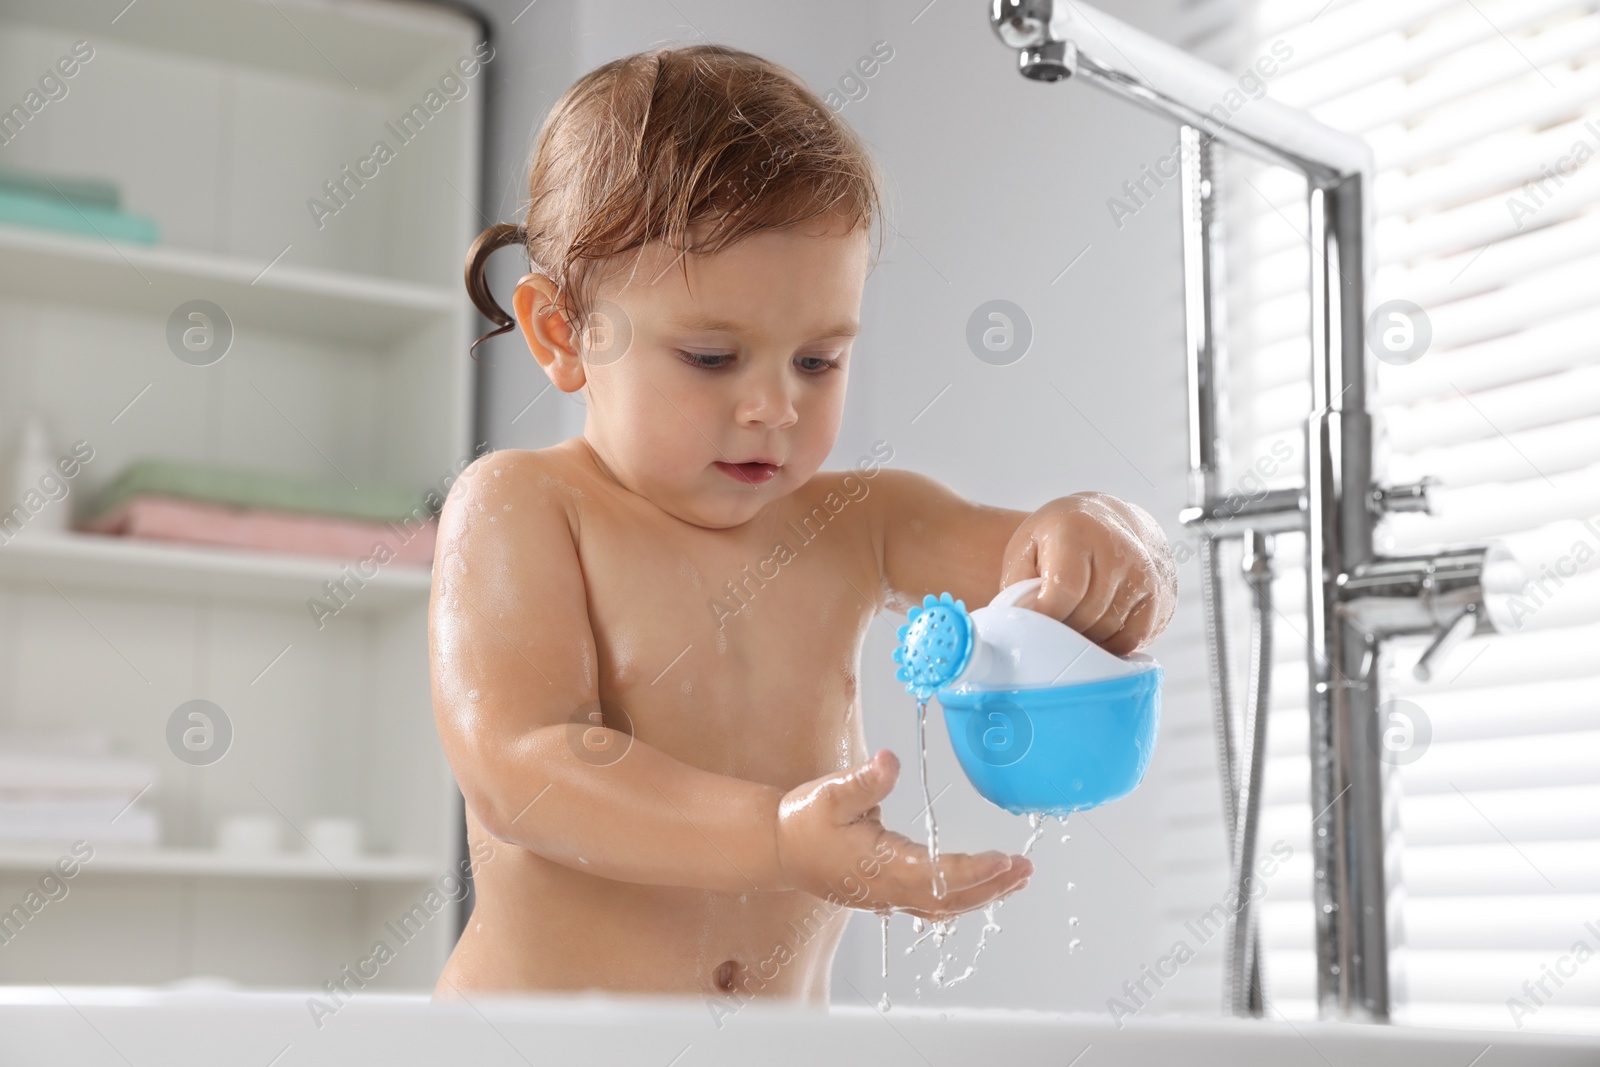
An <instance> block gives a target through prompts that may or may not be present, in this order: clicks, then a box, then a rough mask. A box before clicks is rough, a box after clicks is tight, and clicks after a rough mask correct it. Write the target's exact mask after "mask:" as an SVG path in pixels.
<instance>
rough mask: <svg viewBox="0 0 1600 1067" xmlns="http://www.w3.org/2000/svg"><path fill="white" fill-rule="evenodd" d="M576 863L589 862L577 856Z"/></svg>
mask: <svg viewBox="0 0 1600 1067" xmlns="http://www.w3.org/2000/svg"><path fill="white" fill-rule="evenodd" d="M578 862H579V863H588V862H589V861H588V860H586V859H584V858H583V857H582V856H579V857H578Z"/></svg>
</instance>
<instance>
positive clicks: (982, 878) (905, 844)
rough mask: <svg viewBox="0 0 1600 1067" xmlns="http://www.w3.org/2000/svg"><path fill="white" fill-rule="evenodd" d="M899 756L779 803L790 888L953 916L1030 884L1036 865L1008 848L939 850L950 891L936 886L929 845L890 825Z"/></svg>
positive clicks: (781, 850) (822, 781) (867, 905)
mask: <svg viewBox="0 0 1600 1067" xmlns="http://www.w3.org/2000/svg"><path fill="white" fill-rule="evenodd" d="M899 774H900V761H899V760H898V759H896V758H895V755H894V753H892V752H890V751H889V750H888V749H879V750H878V753H877V755H875V756H873V758H872V759H870V760H868V761H867V762H866V763H863V764H862V765H861V766H859V767H857V768H856V769H855V770H853V771H841V772H839V773H837V774H831V775H827V776H824V777H822V778H817V779H814V780H812V781H810V782H807V783H805V784H804V785H801V786H798V787H796V788H795V789H793V790H791V791H790V792H789V793H788V794H787V795H786V796H785V797H784V798H783V801H782V803H781V804H780V805H779V806H778V864H779V866H780V867H781V868H782V869H783V874H784V880H785V882H786V883H787V885H788V886H789V888H791V889H803V890H805V891H806V892H808V893H810V894H812V895H813V896H818V897H822V898H823V899H824V900H829V901H832V902H834V903H838V904H844V905H846V906H848V907H852V908H860V909H862V910H865V911H883V910H885V909H889V908H893V909H895V910H897V911H905V912H910V913H911V914H912V915H919V916H921V917H922V918H924V919H933V920H938V919H947V918H950V917H951V916H954V915H959V914H961V913H962V912H966V911H971V910H973V909H974V908H981V907H983V906H984V905H986V904H988V903H989V902H990V901H991V900H994V899H995V898H996V897H1003V896H1005V895H1006V894H1008V893H1011V892H1014V891H1015V890H1018V889H1021V888H1022V887H1023V886H1025V885H1027V884H1028V876H1029V875H1031V874H1032V873H1033V864H1032V863H1031V862H1030V861H1029V860H1027V859H1025V858H1023V857H1022V856H1007V855H1006V854H1005V853H1003V852H993V851H991V852H983V853H979V854H977V855H970V854H967V853H962V852H955V853H944V852H941V853H940V854H939V870H940V871H941V872H942V873H943V875H944V895H943V897H942V898H941V897H935V896H934V893H933V872H932V869H931V868H930V866H929V864H928V850H927V848H926V847H925V846H923V845H919V844H917V843H916V842H915V841H912V840H911V839H910V838H908V837H906V836H905V835H904V834H898V833H895V832H894V831H892V830H886V829H884V826H883V823H882V822H881V821H880V819H879V814H880V812H879V807H878V805H879V802H880V801H882V800H883V798H884V797H886V796H888V795H889V791H890V790H891V789H893V788H894V783H895V779H896V778H897V777H898V776H899Z"/></svg>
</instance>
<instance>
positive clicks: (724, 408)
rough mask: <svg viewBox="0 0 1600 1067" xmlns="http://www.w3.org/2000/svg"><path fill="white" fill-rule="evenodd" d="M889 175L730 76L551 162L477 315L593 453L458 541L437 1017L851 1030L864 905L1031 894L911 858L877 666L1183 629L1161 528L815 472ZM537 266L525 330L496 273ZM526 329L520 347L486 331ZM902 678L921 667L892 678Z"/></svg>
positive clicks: (819, 108) (678, 92)
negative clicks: (977, 645) (989, 643)
mask: <svg viewBox="0 0 1600 1067" xmlns="http://www.w3.org/2000/svg"><path fill="white" fill-rule="evenodd" d="M878 189H879V179H878V174H877V171H876V168H875V165H874V164H873V163H872V162H871V160H870V158H869V156H868V154H867V152H866V150H865V148H864V146H863V145H862V143H861V141H860V140H859V139H858V137H857V136H856V135H855V134H854V133H853V131H851V130H850V128H849V127H847V126H846V125H845V124H844V122H843V121H842V120H840V119H839V118H838V117H837V116H835V115H834V114H833V113H832V112H831V111H830V110H829V109H828V108H827V107H826V106H825V105H824V104H823V103H822V101H821V100H819V99H818V98H817V97H816V96H815V95H813V93H811V92H810V91H809V90H808V89H807V88H806V87H805V86H803V85H802V84H801V83H800V81H799V79H798V78H797V77H796V76H795V75H793V74H792V73H790V72H789V71H787V70H786V69H784V68H782V67H779V66H776V65H774V64H772V63H770V62H768V61H766V60H763V59H760V58H758V57H756V56H753V55H750V54H748V53H746V52H741V51H737V50H734V49H731V48H726V47H721V46H715V45H700V46H695V47H686V48H680V49H663V50H658V51H654V52H651V53H647V54H640V55H634V56H629V57H627V58H624V59H619V60H616V61H614V62H611V63H607V64H605V65H604V66H602V67H599V68H598V69H596V70H594V71H592V72H591V73H589V74H587V75H586V76H584V77H583V78H581V79H580V80H579V81H578V82H577V83H576V84H575V85H574V86H573V87H572V88H571V89H570V90H568V92H567V93H566V95H565V96H564V97H562V99H561V100H560V101H559V102H558V103H557V104H556V105H555V107H554V108H553V110H552V111H551V113H550V115H549V117H548V118H547V120H546V122H545V124H544V127H543V129H542V130H541V132H540V134H539V137H538V142H537V146H536V149H535V153H534V157H533V161H532V169H531V177H530V189H529V194H530V201H529V205H528V211H527V215H526V219H525V221H524V223H523V225H522V226H520V227H513V226H497V227H494V228H492V229H490V230H489V231H487V232H486V233H484V234H483V236H481V237H480V238H479V239H478V241H477V242H476V244H475V245H474V247H473V250H472V252H471V254H470V257H469V260H468V264H467V282H468V288H469V290H470V291H471V293H472V295H473V299H474V301H475V302H476V303H477V305H478V307H479V308H480V309H481V310H483V311H484V313H485V314H486V315H488V316H489V317H490V318H491V319H492V320H494V321H495V322H496V323H497V324H498V325H499V326H500V327H501V328H500V329H499V330H497V331H495V332H496V333H503V332H506V331H509V330H511V329H513V328H520V331H521V334H522V336H523V337H524V338H525V339H526V341H527V343H528V347H529V349H530V350H531V351H532V353H533V357H534V359H535V360H537V361H538V364H539V366H540V368H541V369H542V370H543V371H544V373H545V375H547V376H548V377H549V379H550V381H551V382H552V383H554V385H555V386H556V388H558V389H561V390H563V391H565V392H569V393H574V392H579V391H582V393H583V396H584V399H585V401H586V405H587V414H586V416H585V421H584V428H583V434H582V436H580V437H574V438H572V439H570V440H568V441H564V442H562V443H561V444H558V445H555V446H553V447H551V448H546V449H541V450H538V451H521V450H516V449H506V450H502V451H497V452H492V453H490V454H488V455H486V456H483V457H481V458H480V459H478V460H477V461H476V462H475V463H474V464H473V465H472V467H470V468H468V470H467V471H466V472H464V474H463V476H462V477H461V478H460V479H459V480H458V481H457V483H456V484H455V486H454V487H453V491H452V492H451V494H450V497H449V499H448V501H447V502H446V504H445V506H444V510H443V514H442V516H441V522H440V528H439V545H438V550H437V554H436V557H435V564H434V571H433V573H434V578H433V583H434V584H433V591H432V598H431V601H430V611H429V642H430V651H431V657H432V677H433V696H434V709H435V714H436V717H437V720H438V726H439V734H440V737H441V739H442V741H443V745H444V750H445V753H446V755H447V757H448V758H449V761H450V765H451V767H452V768H453V769H454V771H455V776H456V780H457V782H458V783H459V784H460V787H461V791H462V793H463V795H464V796H465V798H466V819H467V835H468V839H469V841H470V843H471V845H472V849H473V855H475V856H476V855H480V854H489V852H490V851H491V850H490V849H483V851H482V852H481V853H480V849H482V848H483V846H492V859H490V860H489V861H487V862H484V863H482V864H480V865H479V866H478V868H477V870H476V893H477V900H476V906H475V908H474V910H473V912H472V917H471V920H470V922H469V924H468V926H467V929H466V930H465V932H464V933H463V935H462V937H461V940H460V942H459V943H458V944H457V945H456V948H455V951H454V953H453V954H452V955H451V957H450V960H449V962H448V964H447V965H446V967H445V969H444V973H443V974H442V975H441V976H440V978H439V982H438V986H437V988H436V990H435V995H436V996H439V997H451V996H456V995H461V994H465V995H468V996H470V995H472V994H473V993H474V992H476V991H484V992H516V991H560V990H566V991H576V990H583V989H599V990H610V991H616V992H661V993H676V994H689V995H702V994H703V995H713V996H715V995H720V994H725V993H729V992H730V991H735V990H739V991H751V992H759V993H760V994H761V995H765V996H772V997H778V998H783V999H787V1000H798V1001H810V1002H824V1001H826V1000H827V999H828V995H829V985H828V980H829V970H830V966H831V963H832V960H833V955H834V951H835V949H836V947H837V945H838V942H839V938H840V936H841V935H842V933H843V931H844V927H845V923H846V921H847V919H848V917H849V914H850V909H861V910H868V911H874V912H878V913H888V912H889V911H891V910H893V911H903V912H909V913H910V914H912V915H917V916H922V917H924V918H927V919H945V918H949V917H951V916H954V915H958V914H960V913H963V912H966V911H969V910H972V909H974V908H981V907H983V906H985V905H987V904H988V903H989V902H991V901H993V900H995V899H997V898H1000V897H1003V896H1006V895H1007V894H1010V893H1013V892H1015V891H1017V890H1018V889H1021V888H1022V887H1024V886H1025V885H1027V883H1028V876H1029V875H1030V874H1031V873H1032V870H1033V865H1032V864H1031V863H1030V862H1029V861H1028V860H1027V859H1025V858H1023V857H1022V856H1018V855H1008V854H1005V853H1003V852H998V851H991V852H982V853H977V854H962V853H956V854H946V853H941V854H940V856H939V858H938V873H939V874H940V875H941V883H942V892H941V893H940V894H938V895H935V892H934V888H933V883H934V879H933V877H932V875H933V873H934V872H933V871H932V870H930V867H929V854H928V851H927V849H926V848H924V847H923V846H922V845H920V844H918V843H916V842H914V841H912V840H911V839H909V838H908V837H906V836H903V835H901V834H899V833H896V832H894V831H892V830H889V829H886V828H885V827H884V825H883V823H882V821H881V820H880V808H879V805H880V804H881V802H882V801H883V800H884V798H885V797H887V796H888V795H889V792H890V791H891V790H892V789H893V788H894V785H895V781H896V778H897V776H898V774H899V771H900V763H899V761H898V760H897V759H896V758H895V756H894V755H893V754H892V753H891V752H889V751H888V750H887V749H881V750H879V751H878V752H877V753H875V754H871V755H870V756H869V754H868V752H867V750H866V741H865V735H864V733H863V729H862V710H861V703H860V697H859V695H858V692H857V686H858V679H859V676H860V669H861V664H860V653H861V645H862V642H863V640H864V638H865V635H866V633H867V628H868V625H869V624H870V623H871V621H872V619H873V617H874V616H876V615H877V614H878V613H879V612H880V611H882V610H884V609H886V608H887V609H889V610H892V611H905V610H906V609H907V608H909V607H910V606H911V605H913V604H917V603H920V602H921V600H922V597H923V596H924V595H925V594H927V593H934V594H937V593H940V592H943V591H946V590H948V591H949V592H950V593H951V595H952V596H955V597H960V598H963V599H964V600H965V601H966V602H967V603H968V604H983V603H987V602H988V601H989V600H990V599H992V598H993V596H994V594H995V593H997V592H998V591H999V590H1000V588H1001V587H1002V586H1004V585H1008V584H1010V583H1012V582H1016V581H1020V580H1022V579H1024V578H1030V577H1041V578H1042V579H1043V585H1042V586H1041V588H1040V590H1039V592H1038V593H1037V595H1036V596H1035V597H1032V598H1030V599H1029V600H1027V601H1026V602H1025V606H1028V607H1032V608H1034V609H1036V610H1038V611H1041V612H1046V613H1048V614H1050V615H1051V616H1053V617H1055V618H1058V619H1062V620H1064V621H1065V622H1066V623H1067V624H1068V625H1070V626H1072V627H1074V628H1075V629H1077V630H1079V631H1080V632H1082V633H1084V634H1085V635H1087V636H1088V637H1090V638H1092V639H1093V640H1095V641H1097V642H1098V643H1100V644H1101V645H1102V646H1103V647H1105V648H1107V649H1109V650H1111V651H1113V652H1116V653H1119V654H1126V653H1129V652H1132V651H1134V650H1136V649H1138V648H1140V647H1141V646H1143V645H1145V644H1146V643H1148V642H1149V641H1150V640H1151V639H1152V638H1154V637H1155V636H1156V635H1157V634H1159V633H1160V632H1161V631H1162V629H1163V628H1165V626H1166V625H1167V623H1168V621H1169V620H1170V618H1171V615H1172V612H1173V607H1174V604H1175V601H1176V591H1177V590H1176V583H1177V568H1176V566H1175V565H1174V563H1173V560H1172V555H1171V552H1170V550H1169V548H1168V546H1167V542H1166V539H1165V538H1164V536H1163V535H1162V532H1161V529H1160V527H1159V526H1158V525H1157V524H1156V522H1155V521H1154V520H1153V519H1152V518H1151V516H1150V515H1149V514H1148V513H1147V512H1145V511H1143V510H1142V509H1140V508H1138V507H1135V506H1133V505H1131V504H1128V503H1125V502H1123V501H1120V500H1118V499H1116V498H1114V497H1110V496H1107V495H1105V494H1102V493H1093V492H1085V493H1075V494H1073V495H1071V496H1066V497H1061V498H1059V499H1055V500H1051V501H1049V502H1048V503H1046V504H1044V505H1043V506H1042V507H1040V508H1039V509H1038V510H1037V511H1034V512H1032V513H1028V512H1024V511H1012V510H1008V509H1005V508H996V507H988V506H985V505H982V504H975V503H971V502H969V501H967V500H964V499H962V498H961V497H960V496H958V495H956V494H955V493H954V492H952V491H951V490H950V489H948V488H947V487H946V486H944V485H943V484H941V483H940V482H938V481H936V480H934V479H932V478H929V477H926V476H923V475H920V474H916V473H913V472H911V471H907V470H900V469H894V468H890V467H886V466H883V465H882V464H883V461H884V460H886V459H888V458H889V454H890V450H888V449H887V448H885V447H884V446H882V445H880V446H879V448H878V449H877V450H876V452H875V453H874V456H873V457H870V462H864V463H862V464H859V465H858V469H857V470H853V471H847V472H838V471H825V470H821V469H819V468H820V467H821V465H822V463H823V462H824V460H825V459H826V458H827V456H828V454H829V452H830V451H831V450H832V448H833V446H834V439H835V436H836V434H837V433H838V430H839V423H840V417H841V414H842V412H843V409H844V400H845V385H846V382H847V380H848V378H849V372H850V360H851V348H852V342H853V339H854V337H855V336H856V334H857V332H858V331H859V329H860V322H859V315H860V308H861V298H862V288H863V286H864V284H865V281H866V275H867V272H868V271H867V260H868V251H869V249H868V240H867V237H868V231H869V229H870V227H871V223H872V221H873V220H874V218H878V217H881V205H880V201H879V195H878ZM507 244H516V245H519V246H521V247H522V248H524V249H525V251H526V252H527V254H528V257H529V261H530V264H531V273H529V274H528V275H527V276H526V277H524V278H523V279H522V280H521V282H520V283H518V285H517V287H516V291H515V293H514V295H513V297H512V307H513V312H514V316H513V314H508V313H506V312H505V311H502V310H501V309H500V307H499V306H498V305H497V304H496V302H495V301H494V299H493V297H492V296H490V295H489V293H488V290H487V287H486V283H485V281H484V275H483V271H484V264H485V261H486V259H487V258H488V256H489V254H490V253H492V252H493V251H494V250H495V249H496V248H498V247H502V246H504V245H507ZM490 336H492V335H490ZM886 669H887V668H886Z"/></svg>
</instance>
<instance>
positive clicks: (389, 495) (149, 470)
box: [86, 459, 434, 522]
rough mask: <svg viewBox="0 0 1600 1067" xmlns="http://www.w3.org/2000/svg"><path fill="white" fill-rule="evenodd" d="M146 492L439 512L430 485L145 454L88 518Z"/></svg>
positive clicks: (337, 513)
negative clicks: (330, 478)
mask: <svg viewBox="0 0 1600 1067" xmlns="http://www.w3.org/2000/svg"><path fill="white" fill-rule="evenodd" d="M142 494H153V495H158V496H175V497H180V498H183V499H185V500H198V501H202V502H204V503H209V504H227V505H232V506H234V507H241V508H269V509H272V510H275V511H295V512H304V513H306V514H311V515H331V516H334V517H337V518H345V519H362V520H366V521H370V522H399V521H401V520H403V519H413V520H419V519H426V518H429V517H431V516H432V515H433V514H434V512H433V509H432V508H431V507H430V506H429V501H428V499H427V495H428V494H427V492H426V491H425V490H417V491H413V490H410V489H404V488H401V487H399V486H395V485H363V486H361V487H360V488H359V489H356V488H352V487H351V486H350V485H349V483H347V482H314V481H310V480H308V479H305V478H294V477H291V476H289V475H284V474H274V473H272V472H271V471H263V470H251V469H248V468H243V467H226V466H220V465H213V464H203V463H182V462H177V461H174V460H163V459H146V460H139V461H136V462H134V463H132V464H130V465H129V466H128V467H126V468H125V469H124V470H123V471H122V472H121V473H120V474H118V475H117V476H116V478H114V479H112V481H111V483H110V484H109V485H107V486H106V487H105V488H104V489H103V490H101V491H100V494H99V496H98V497H96V499H95V501H94V503H93V505H92V506H91V507H90V509H89V514H88V516H87V517H86V518H87V520H88V521H93V520H94V519H95V518H98V517H99V516H100V515H102V514H104V513H106V512H107V511H110V510H111V509H112V508H115V507H116V506H117V505H119V504H121V503H122V502H123V501H124V500H127V499H128V498H129V497H132V496H137V495H142Z"/></svg>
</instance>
